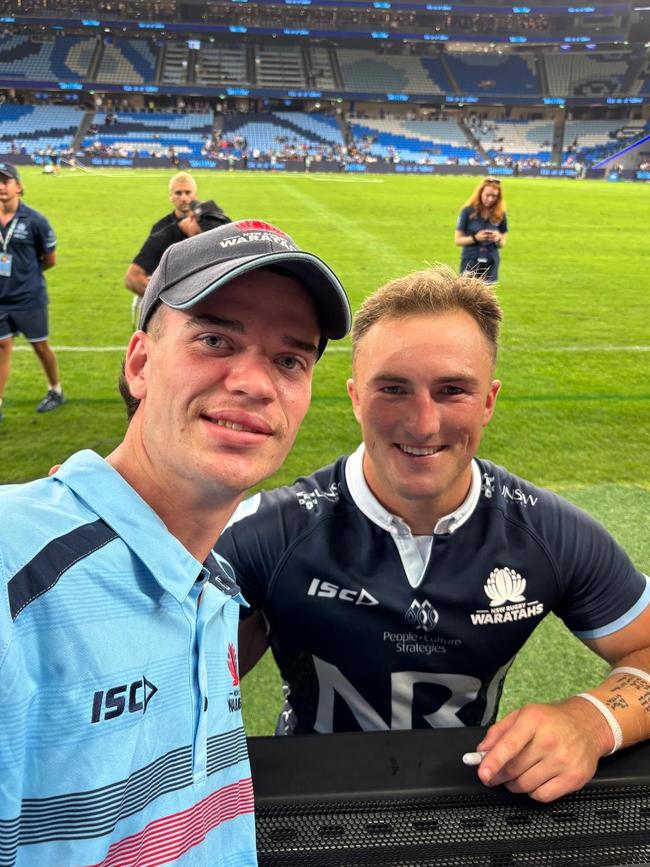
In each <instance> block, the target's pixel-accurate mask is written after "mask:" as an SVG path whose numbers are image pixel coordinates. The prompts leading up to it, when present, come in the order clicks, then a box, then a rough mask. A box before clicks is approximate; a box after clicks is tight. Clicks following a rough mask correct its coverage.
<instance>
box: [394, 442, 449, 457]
mask: <svg viewBox="0 0 650 867" xmlns="http://www.w3.org/2000/svg"><path fill="white" fill-rule="evenodd" d="M441 448H442V446H436V447H435V448H428V449H418V448H416V447H415V446H405V445H400V449H401V450H402V451H403V452H406V454H407V455H416V456H417V457H424V456H425V455H435V454H436V452H439V451H440V449H441Z"/></svg>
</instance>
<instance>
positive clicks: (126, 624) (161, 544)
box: [0, 451, 257, 867]
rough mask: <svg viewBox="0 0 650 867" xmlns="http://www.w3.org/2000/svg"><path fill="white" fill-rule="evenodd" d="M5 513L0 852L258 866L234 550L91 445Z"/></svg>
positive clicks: (70, 861)
mask: <svg viewBox="0 0 650 867" xmlns="http://www.w3.org/2000/svg"><path fill="white" fill-rule="evenodd" d="M0 514H1V515H2V523H1V524H0V528H1V529H0V576H1V580H2V581H3V585H2V586H3V589H4V592H3V595H2V599H1V601H0V720H1V723H0V867H14V865H15V867H45V865H47V867H55V865H56V867H85V865H105V867H108V865H114V867H117V865H119V867H136V865H141V864H146V865H147V867H155V865H163V864H171V863H173V864H175V865H179V867H190V865H191V867H253V865H255V864H256V863H257V862H256V856H255V836H254V814H253V792H252V787H251V779H250V767H249V763H248V755H247V749H246V740H245V737H244V731H243V728H242V717H241V697H240V687H239V677H238V669H237V659H236V656H237V654H236V647H237V639H236V636H237V624H238V620H239V607H240V603H241V602H242V599H241V596H239V591H238V588H237V586H236V584H235V582H234V579H233V577H232V570H230V568H229V566H228V564H227V563H226V562H225V561H224V560H223V559H221V558H217V557H215V556H213V555H210V557H208V560H207V561H206V563H205V564H202V563H199V562H198V561H197V560H195V559H194V558H193V557H192V556H191V554H190V553H189V552H188V551H187V550H186V549H185V548H184V547H183V545H181V543H180V542H179V541H178V539H176V538H175V537H174V536H172V535H171V534H170V533H169V532H168V531H167V529H166V527H165V526H164V524H163V522H162V521H161V520H160V518H159V517H158V516H157V515H156V514H155V512H153V510H152V509H151V508H150V507H149V506H148V505H147V504H146V503H145V502H144V501H143V500H142V499H141V498H140V497H139V496H138V494H137V493H136V492H135V491H134V490H133V488H131V487H130V486H129V485H128V484H127V483H126V482H125V480H124V479H123V478H122V477H121V476H120V475H119V474H118V473H117V472H116V471H115V470H114V469H113V468H112V467H111V466H110V465H109V464H108V463H106V461H104V460H103V459H102V458H100V457H98V456H97V455H96V454H95V453H93V452H91V451H83V452H79V453H78V454H76V455H74V456H73V457H71V458H70V459H69V460H68V461H66V463H65V464H63V466H62V467H61V468H60V470H59V471H58V472H57V473H56V474H55V475H54V476H53V477H52V478H49V479H40V480H38V481H35V482H31V483H29V484H26V485H16V486H8V487H5V488H0ZM199 597H200V604H198V603H199Z"/></svg>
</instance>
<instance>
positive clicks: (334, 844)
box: [257, 786, 650, 867]
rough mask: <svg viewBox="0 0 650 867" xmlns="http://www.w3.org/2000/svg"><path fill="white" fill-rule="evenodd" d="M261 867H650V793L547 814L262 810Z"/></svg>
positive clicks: (500, 806) (501, 803) (561, 806)
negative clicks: (616, 866)
mask: <svg viewBox="0 0 650 867" xmlns="http://www.w3.org/2000/svg"><path fill="white" fill-rule="evenodd" d="M257 835H258V854H259V863H260V867H519V865H522V867H569V865H570V867H613V865H642V864H647V863H648V862H650V786H648V787H646V786H627V787H626V786H617V787H613V788H611V789H608V788H598V789H590V790H585V791H583V792H578V793H576V794H574V795H570V796H568V797H566V798H563V799H562V800H561V801H558V802H556V803H554V804H549V805H544V804H537V803H536V802H534V801H532V800H531V799H530V798H527V797H525V796H513V795H510V794H509V793H507V792H486V793H485V794H478V795H470V794H463V795H459V796H453V797H444V798H440V797H436V798H403V799H400V798H395V799H384V800H380V801H377V800H360V801H355V800H353V799H349V800H345V801H340V800H339V801H336V802H333V801H332V802H322V801H314V802H311V803H310V802H305V801H304V800H303V801H301V802H300V803H296V804H293V805H281V806H273V805H264V804H261V805H260V804H258V811H257Z"/></svg>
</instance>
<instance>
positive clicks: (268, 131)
mask: <svg viewBox="0 0 650 867" xmlns="http://www.w3.org/2000/svg"><path fill="white" fill-rule="evenodd" d="M223 135H224V136H225V137H226V138H227V139H234V138H236V137H240V138H245V139H246V144H247V146H248V150H249V152H252V151H253V150H255V149H256V150H259V151H260V152H261V153H270V152H272V151H276V152H277V151H282V150H284V149H285V146H286V148H289V149H293V150H299V151H300V152H301V153H310V154H317V153H323V152H327V151H328V149H329V148H331V147H332V146H334V145H339V144H342V143H343V138H342V134H341V130H340V128H339V127H338V123H337V121H336V120H335V119H334V118H330V117H328V116H327V115H322V114H305V113H302V112H271V113H268V114H262V113H259V114H257V113H252V112H251V113H249V114H240V115H236V116H235V117H230V118H226V119H225V122H224V127H223Z"/></svg>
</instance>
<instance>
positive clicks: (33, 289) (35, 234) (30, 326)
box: [0, 162, 65, 421]
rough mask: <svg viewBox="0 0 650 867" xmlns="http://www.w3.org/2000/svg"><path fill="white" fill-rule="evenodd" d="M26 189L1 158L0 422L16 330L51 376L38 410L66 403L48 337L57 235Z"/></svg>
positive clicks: (15, 171) (14, 172) (53, 407)
mask: <svg viewBox="0 0 650 867" xmlns="http://www.w3.org/2000/svg"><path fill="white" fill-rule="evenodd" d="M22 194H23V188H22V185H21V183H20V176H19V174H18V170H17V169H16V167H15V166H13V165H11V164H10V163H4V162H0V421H1V420H2V414H3V411H2V401H3V398H4V390H5V386H6V384H7V380H8V379H9V371H10V369H11V352H12V348H13V337H14V335H16V334H24V336H25V337H26V338H27V340H28V341H29V342H30V343H31V345H32V347H33V348H34V351H35V353H36V355H37V357H38V360H39V361H40V363H41V365H42V367H43V372H44V373H45V376H46V378H47V382H48V391H47V394H46V395H45V397H44V398H43V400H42V401H41V402H40V403H39V404H38V406H37V408H36V409H37V412H50V411H51V410H53V409H57V408H58V407H60V406H61V404H62V403H64V402H65V398H64V396H63V389H62V388H61V383H60V381H59V364H58V361H57V358H56V355H55V353H54V350H53V349H52V347H51V346H50V343H49V340H48V337H49V335H48V315H47V303H48V299H47V287H46V284H45V277H44V276H43V272H44V271H47V269H48V268H53V267H54V265H56V237H55V235H54V232H53V230H52V227H51V226H50V224H49V223H48V221H47V220H46V218H45V217H44V216H43V214H39V212H38V211H35V210H34V209H33V208H28V207H27V205H26V204H25V203H24V202H22V201H21V199H20V197H21V196H22Z"/></svg>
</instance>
